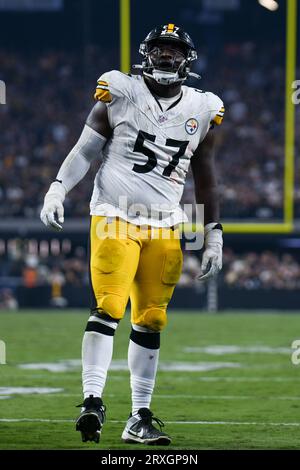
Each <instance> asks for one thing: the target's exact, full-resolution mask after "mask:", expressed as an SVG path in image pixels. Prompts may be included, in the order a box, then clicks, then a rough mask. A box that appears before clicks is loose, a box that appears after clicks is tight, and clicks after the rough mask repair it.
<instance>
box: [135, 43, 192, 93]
mask: <svg viewBox="0 0 300 470" xmlns="http://www.w3.org/2000/svg"><path fill="white" fill-rule="evenodd" d="M140 52H141V54H142V55H143V56H144V60H143V73H144V75H145V76H147V77H149V78H152V79H154V80H155V81H156V82H157V83H159V84H160V85H172V84H175V83H180V82H183V81H185V80H186V79H187V78H188V73H189V71H190V62H191V61H192V60H194V58H193V57H192V54H191V53H192V52H193V51H189V50H188V48H186V47H184V46H183V45H182V44H181V43H179V42H177V41H161V40H158V41H152V42H151V43H148V44H147V45H146V44H142V45H141V48H140Z"/></svg>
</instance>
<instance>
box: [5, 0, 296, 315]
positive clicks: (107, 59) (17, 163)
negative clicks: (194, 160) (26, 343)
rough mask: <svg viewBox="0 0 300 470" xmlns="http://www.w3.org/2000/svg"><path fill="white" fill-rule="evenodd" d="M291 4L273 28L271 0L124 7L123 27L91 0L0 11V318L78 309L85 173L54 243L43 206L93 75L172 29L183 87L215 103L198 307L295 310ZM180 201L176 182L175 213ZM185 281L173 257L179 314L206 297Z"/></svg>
mask: <svg viewBox="0 0 300 470" xmlns="http://www.w3.org/2000/svg"><path fill="white" fill-rule="evenodd" d="M296 3H297V2H294V1H293V0H292V1H291V2H290V18H289V20H287V16H286V2H285V1H282V2H279V5H280V7H279V9H278V10H277V11H275V12H270V11H269V10H267V9H265V8H263V7H262V6H261V5H259V4H258V2H256V1H254V0H253V1H251V2H249V1H245V0H244V1H243V0H240V1H238V0H232V1H230V2H225V1H220V0H218V1H196V0H195V1H191V2H189V4H188V5H185V3H184V2H182V1H174V2H168V1H166V2H163V4H162V5H161V4H160V2H158V1H154V2H152V3H151V4H150V2H149V3H145V2H143V4H141V2H137V1H132V2H131V15H130V16H131V21H130V24H129V23H127V19H126V18H127V16H126V5H127V4H129V2H127V1H123V2H121V6H122V5H123V16H121V18H123V20H122V21H120V14H119V2H117V1H114V2H109V1H104V2H102V3H101V13H100V12H99V11H98V10H99V4H98V2H97V1H92V0H91V1H84V2H83V1H80V0H75V1H68V0H65V1H64V2H62V1H44V2H42V1H30V2H20V1H15V0H14V1H13V2H5V1H2V2H0V14H1V18H2V20H1V21H2V26H1V31H0V39H1V49H0V59H1V69H0V74H1V75H0V79H2V80H3V81H5V83H6V86H7V104H6V105H1V107H0V113H1V114H0V116H1V147H0V152H1V162H0V201H1V206H0V215H1V222H0V257H1V268H0V305H2V306H3V308H7V307H9V306H12V308H13V307H14V306H16V305H19V306H20V307H42V306H46V307H47V306H48V307H49V306H50V305H57V306H63V307H64V306H70V307H84V306H86V304H87V302H88V295H87V282H88V280H87V269H86V242H87V231H88V215H89V212H88V210H89V208H88V201H89V198H90V195H91V189H92V183H93V176H94V174H95V168H94V170H93V171H90V173H89V175H88V177H86V178H85V179H84V181H83V182H81V183H80V184H79V185H78V187H77V188H76V189H75V190H73V191H72V193H71V194H70V196H69V198H68V200H67V202H66V223H65V227H64V231H63V233H62V234H59V235H57V234H53V233H50V232H49V231H47V230H45V229H44V228H43V227H42V224H41V223H40V221H39V212H40V209H41V205H42V201H43V197H44V194H45V192H46V191H47V187H48V185H49V182H50V181H51V180H53V178H54V177H55V174H56V172H57V169H58V167H59V164H60V162H62V161H63V159H64V158H65V156H66V155H67V153H68V151H69V150H70V149H71V147H72V146H73V145H74V143H75V142H76V140H77V138H78V135H79V133H80V129H81V127H82V125H83V122H84V120H85V117H86V115H87V113H88V111H89V109H90V108H91V107H92V105H93V98H92V95H93V90H94V87H95V83H96V79H97V77H98V76H99V75H100V74H101V73H103V72H104V71H105V70H110V69H114V68H120V67H121V68H122V69H123V70H126V71H127V70H128V69H129V63H130V62H131V63H140V57H139V55H138V47H139V43H140V41H141V40H142V39H143V38H144V37H145V35H146V34H147V32H148V31H149V30H150V29H151V28H152V26H153V25H155V24H156V23H157V22H161V21H163V20H165V21H167V20H169V19H170V20H171V19H172V18H175V19H176V21H177V22H178V23H180V24H182V25H183V26H184V27H185V28H186V29H187V30H188V31H190V33H191V35H192V37H193V38H194V40H195V42H196V44H197V46H198V51H199V61H198V62H197V64H196V67H195V71H196V72H199V73H201V75H202V77H203V79H202V81H201V82H200V83H199V82H198V83H197V82H193V81H192V82H191V85H195V86H198V87H201V88H203V89H208V90H212V91H213V92H215V93H216V94H218V95H220V96H222V98H223V100H224V102H225V103H226V108H227V113H226V119H225V122H224V125H223V126H222V128H220V129H218V130H217V131H216V133H217V138H218V144H217V165H218V173H219V180H220V192H221V201H222V207H221V210H222V221H223V222H225V226H226V231H225V251H224V270H223V273H222V275H221V276H220V278H219V282H218V290H217V288H216V286H212V289H211V291H212V292H215V294H216V292H218V299H216V298H215V297H216V295H215V294H214V295H212V296H210V297H209V298H210V299H211V302H209V308H210V309H212V310H213V309H216V308H217V306H218V308H219V309H221V310H222V309H226V308H275V307H279V308H296V309H297V308H298V302H297V295H294V294H296V291H297V290H298V288H299V285H300V259H299V253H298V252H299V246H300V240H298V232H299V227H300V224H299V219H300V188H299V129H300V127H299V125H297V126H296V125H295V127H294V125H293V114H295V115H296V118H297V119H298V123H299V114H300V113H299V109H300V108H299V106H294V105H293V104H292V103H291V101H290V97H291V95H292V92H293V90H292V88H291V85H290V83H288V82H287V79H288V80H289V82H291V81H293V80H294V79H296V70H295V67H294V65H293V59H294V57H295V55H296V51H295V44H296V42H297V41H296V37H295V33H294V26H293V25H294V23H295V22H294V20H293V17H294V11H296V10H294V6H295V5H296ZM25 6H27V11H25V10H26V8H25ZM42 6H43V7H44V10H43V9H42V11H41V10H39V8H40V9H41V8H42ZM14 7H15V10H13V8H14ZM51 8H52V10H51ZM45 9H46V11H45ZM158 12H159V13H158ZM287 22H288V24H289V28H288V30H287V28H286V24H287ZM120 24H121V29H120ZM122 25H123V29H122ZM287 31H289V35H287ZM121 35H122V37H121ZM287 38H288V39H287ZM129 41H130V44H131V47H130V51H129V50H128V42H129ZM120 44H121V46H120ZM287 51H288V52H287ZM130 52H131V54H130ZM288 97H289V100H288V99H287V98H288ZM293 128H295V131H296V133H295V136H293V135H292V131H293ZM293 140H295V144H296V147H295V153H294V151H293V148H292V146H293ZM294 156H295V160H293V158H294ZM297 157H298V158H297ZM95 166H97V165H95ZM294 175H296V177H295V178H294ZM193 201H194V195H193V183H192V179H191V177H190V178H189V180H188V183H187V186H186V190H185V194H184V200H183V202H193ZM241 232H246V233H245V234H241ZM262 232H263V234H261V233H262ZM264 232H265V233H264ZM288 232H290V233H288ZM198 270H199V261H198V258H197V256H195V255H194V254H192V255H190V254H189V253H186V257H185V266H184V273H183V276H182V278H181V281H180V285H179V288H178V289H177V291H176V295H175V297H174V301H173V306H175V307H185V306H187V305H186V299H187V298H188V299H189V302H190V305H189V306H193V307H194V308H207V304H208V301H207V295H206V288H205V289H204V288H203V287H201V286H199V284H197V282H195V280H194V279H195V274H196V273H197V271H198ZM186 289H187V290H188V293H189V295H188V296H187V295H186V293H185V290H186ZM254 293H255V295H253V294H254ZM14 299H15V300H14Z"/></svg>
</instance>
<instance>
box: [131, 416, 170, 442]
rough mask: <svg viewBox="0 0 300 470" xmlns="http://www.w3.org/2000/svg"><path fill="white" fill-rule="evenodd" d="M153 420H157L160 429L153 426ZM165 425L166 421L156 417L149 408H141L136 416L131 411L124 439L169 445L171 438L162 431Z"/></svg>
mask: <svg viewBox="0 0 300 470" xmlns="http://www.w3.org/2000/svg"><path fill="white" fill-rule="evenodd" d="M152 421H156V423H157V424H158V425H159V428H160V430H158V429H156V428H155V427H154V426H153V424H152ZM163 426H164V423H163V422H162V421H161V420H160V419H158V418H155V416H153V413H152V412H151V411H150V410H149V409H148V408H141V409H139V411H138V413H137V414H135V415H134V416H132V414H131V413H130V415H129V418H128V421H127V423H126V426H125V429H124V431H123V434H122V440H123V441H124V442H127V443H135V444H136V443H139V444H147V445H161V446H168V445H169V444H170V443H171V438H170V436H168V435H167V434H165V433H164V432H162V430H161V429H162V427H163Z"/></svg>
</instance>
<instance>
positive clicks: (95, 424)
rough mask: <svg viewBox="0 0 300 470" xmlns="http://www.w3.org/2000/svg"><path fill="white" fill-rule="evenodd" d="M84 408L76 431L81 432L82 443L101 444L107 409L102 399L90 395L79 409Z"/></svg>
mask: <svg viewBox="0 0 300 470" xmlns="http://www.w3.org/2000/svg"><path fill="white" fill-rule="evenodd" d="M79 407H82V409H81V413H80V415H79V416H78V418H77V420H76V431H80V432H81V437H82V442H87V441H94V442H97V443H98V442H99V440H100V435H101V430H102V426H103V423H104V421H105V412H106V407H105V405H103V402H102V400H101V398H95V397H94V396H93V395H90V396H89V397H88V398H86V399H85V400H84V402H83V403H82V404H81V405H78V406H77V408H79Z"/></svg>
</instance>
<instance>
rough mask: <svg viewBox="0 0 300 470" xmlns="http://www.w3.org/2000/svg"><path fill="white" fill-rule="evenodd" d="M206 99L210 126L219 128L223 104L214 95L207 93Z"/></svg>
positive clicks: (223, 111)
mask: <svg viewBox="0 0 300 470" xmlns="http://www.w3.org/2000/svg"><path fill="white" fill-rule="evenodd" d="M207 98H208V107H209V112H210V125H211V127H213V126H214V125H217V126H220V125H221V124H222V122H223V119H224V113H225V107H224V103H223V101H222V100H221V98H219V97H218V96H217V95H215V94H214V93H207Z"/></svg>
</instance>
